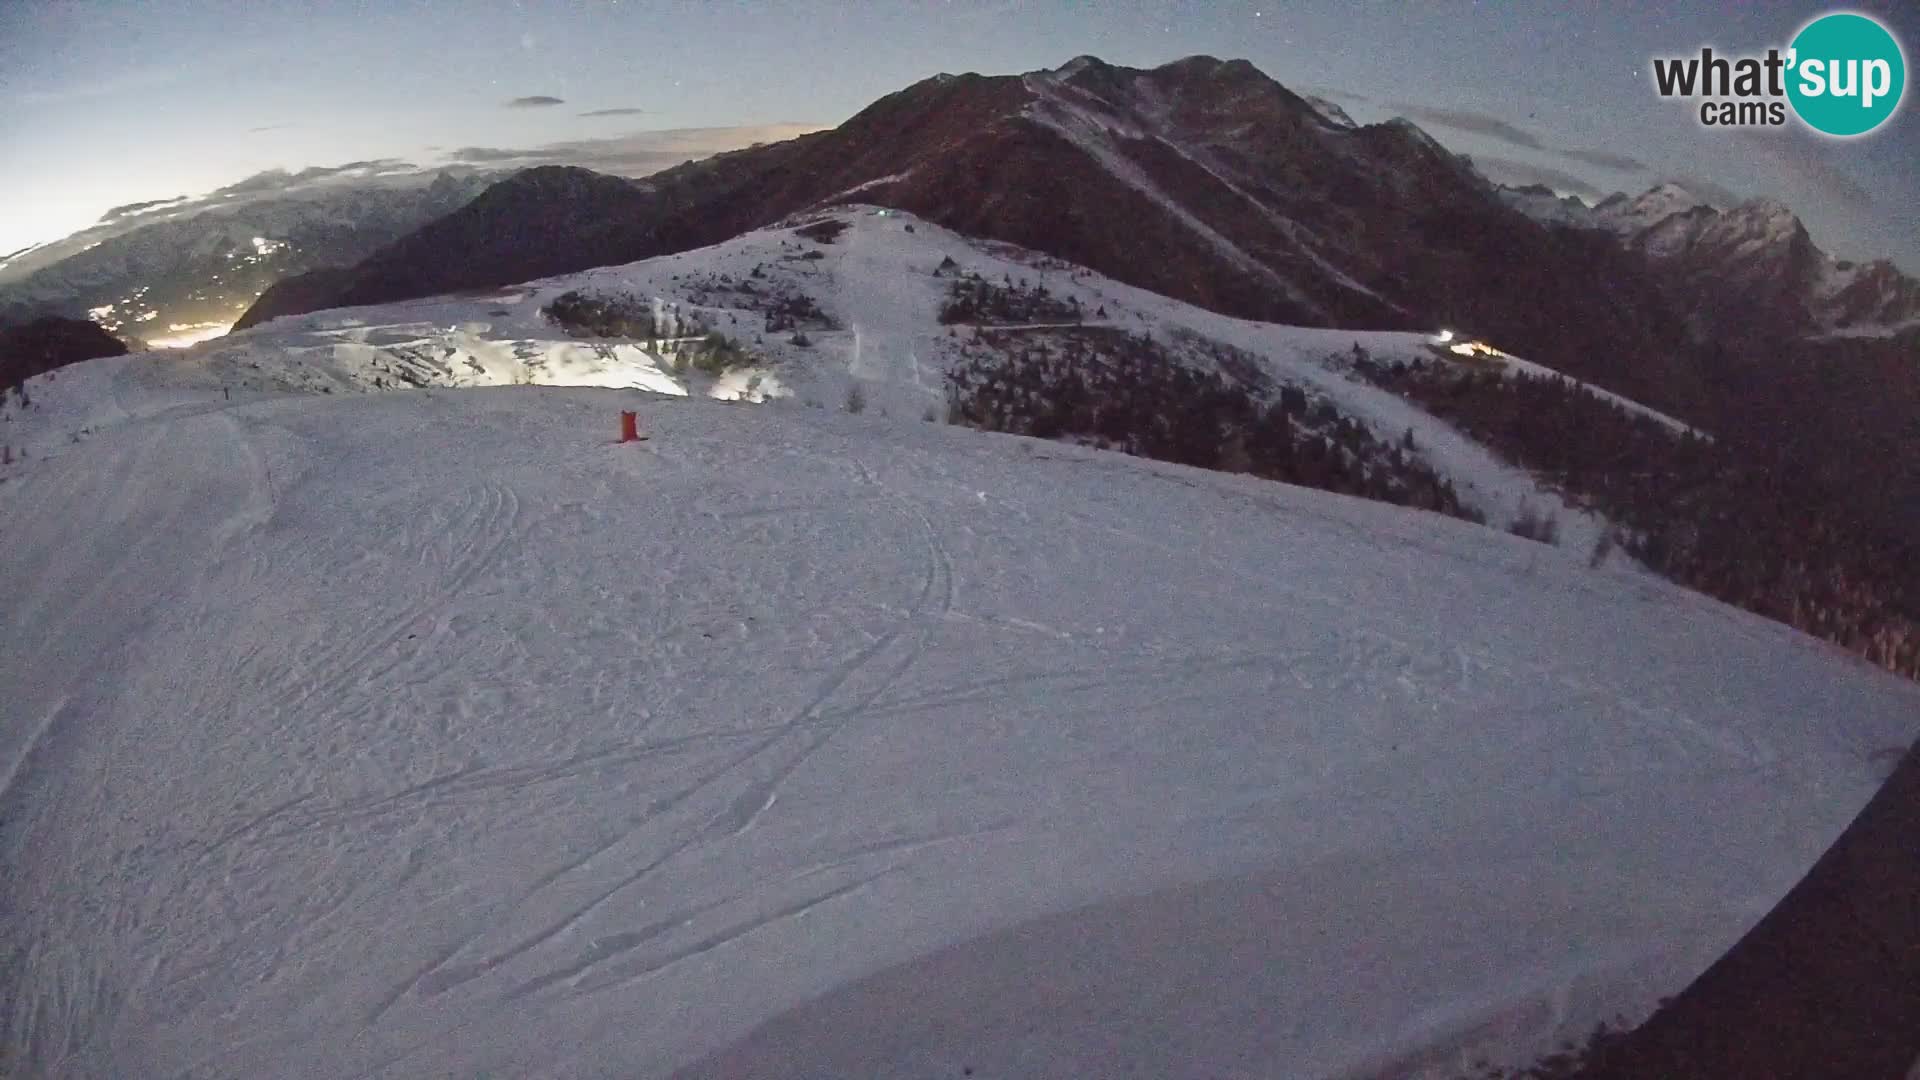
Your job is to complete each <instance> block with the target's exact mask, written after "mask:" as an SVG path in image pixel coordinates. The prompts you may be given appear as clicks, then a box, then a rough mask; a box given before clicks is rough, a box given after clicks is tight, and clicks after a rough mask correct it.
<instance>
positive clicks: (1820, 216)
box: [0, 0, 1920, 273]
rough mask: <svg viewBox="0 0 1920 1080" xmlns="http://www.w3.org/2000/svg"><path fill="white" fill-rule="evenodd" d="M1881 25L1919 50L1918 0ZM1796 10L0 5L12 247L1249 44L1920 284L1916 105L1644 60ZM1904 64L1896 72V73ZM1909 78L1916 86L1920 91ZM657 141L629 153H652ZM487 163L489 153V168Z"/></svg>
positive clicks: (1732, 41) (1759, 42) (1539, 167)
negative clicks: (110, 217)
mask: <svg viewBox="0 0 1920 1080" xmlns="http://www.w3.org/2000/svg"><path fill="white" fill-rule="evenodd" d="M1839 6H1841V7H1844V8H1845V9H1846V10H1855V11H1861V12H1865V13H1868V14H1872V15H1875V16H1876V17H1878V18H1880V19H1881V20H1882V22H1884V23H1886V24H1887V25H1889V26H1890V27H1891V28H1892V29H1893V31H1894V33H1895V35H1896V36H1897V37H1899V38H1900V39H1901V40H1902V42H1903V43H1904V44H1905V46H1906V48H1907V51H1908V53H1909V56H1910V57H1914V56H1920V44H1916V43H1920V6H1916V5H1914V4H1912V3H1910V2H1902V0H1861V2H1856V3H1849V4H1846V5H1839ZM1828 10H1833V8H1829V7H1827V6H1824V5H1818V4H1810V3H1770V2H1766V0H1759V2H1744V3H1731V2H1730V3H1727V4H1725V5H1719V4H1709V3H1671V4H1660V3H1653V2H1650V0H1637V2H1635V0H1621V2H1615V3H1609V4H1584V3H1581V4H1563V3H1557V2H1556V3H1545V2H1541V3H1522V2H1514V3H1504V4H1496V3H1475V2H1467V0H1448V2H1437V0H1436V2H1427V3H1408V4H1404V5H1403V4H1398V3H1396V4H1379V5H1365V6H1362V5H1356V4H1350V3H1346V2H1338V0H1328V2H1317V0H1304V2H1299V3H1285V2H1282V0H1254V2H1251V3H1237V2H1226V0H1221V2H1215V0H1198V2H1185V0H1159V2H1149V0H1117V2H1105V3H1086V4H1078V3H1065V2H1059V0H1032V2H1028V3H1012V2H986V0H981V2H965V0H956V2H938V0H922V2H885V3H881V2H874V3H862V2H859V0H847V2H841V3H835V2H821V3H815V2H811V0H793V2H787V0H780V2H773V0H761V2H751V3H749V2H729V0H713V2H710V3H667V2H652V0H649V2H638V0H602V2H596V3H588V2H585V0H579V2H573V3H561V2H551V3H549V2H542V0H380V2H357V3H356V2H353V0H337V2H336V0H322V2H316V0H237V2H221V0H208V2H198V3H186V2H177V3H176V2H167V0H141V2H135V0H123V2H110V0H95V2H85V0H67V2H62V0H0V256H4V255H5V254H6V253H7V252H10V251H13V250H15V249H17V248H20V247H24V246H26V245H28V244H32V243H37V242H43V241H48V240H52V239H55V238H58V237H60V236H64V235H66V234H68V233H72V232H74V231H77V230H79V229H81V228H84V227H86V226H87V225H89V224H91V223H93V222H94V221H95V220H97V219H98V218H99V217H100V216H101V214H102V213H103V212H104V211H106V210H107V209H108V208H110V207H115V206H120V205H123V204H128V203H134V202H140V201H145V200H150V199H163V198H168V197H172V196H178V195H182V194H201V193H204V192H207V191H210V190H212V189H214V188H216V187H220V186H222V185H226V184H230V183H233V182H235V181H238V180H241V179H243V178H245V177H249V176H251V175H253V174H255V173H259V172H262V171H264V170H268V169H276V168H278V169H287V170H293V171H298V170H300V169H302V168H308V167H312V166H334V165H339V164H342V163H345V162H349V161H364V160H368V159H385V158H396V159H401V160H404V161H408V162H414V163H418V164H420V165H433V164H439V163H444V162H446V161H449V160H453V156H454V155H456V154H459V153H460V152H461V151H463V150H465V151H467V154H466V156H467V157H468V158H469V159H477V158H481V157H485V156H486V152H487V151H489V150H495V149H500V148H527V147H538V146H546V145H550V144H555V143H572V144H580V145H584V146H586V147H589V148H590V147H592V146H593V145H595V144H594V143H592V142H591V140H599V139H613V138H618V137H627V136H633V135H635V133H641V132H650V131H662V130H670V129H696V128H698V129H708V128H727V127H739V128H746V129H751V130H746V131H742V132H739V133H735V134H726V133H709V134H708V135H705V136H698V137H696V136H688V135H675V136H671V137H669V139H670V140H680V141H683V142H684V141H688V140H692V141H693V142H698V141H699V139H700V138H710V139H712V140H713V141H715V142H716V144H717V143H719V142H726V141H729V140H730V139H735V138H736V136H737V139H738V141H747V140H749V139H751V138H753V137H758V136H760V135H763V134H764V135H767V136H769V137H784V135H785V134H786V133H788V132H789V131H791V130H792V129H790V128H789V129H776V128H771V127H765V126H766V125H774V124H779V123H782V122H798V123H806V124H818V125H831V124H837V123H839V122H840V121H842V120H844V119H846V118H847V117H848V116H850V115H852V114H853V113H854V112H856V111H858V110H859V109H860V108H862V107H864V106H865V105H867V104H868V103H870V102H872V101H873V100H874V99H875V98H878V97H880V96H881V95H883V94H886V93H889V92H891V91H893V90H897V89H900V88H901V87H903V86H906V85H907V84H909V83H911V82H914V81H916V80H918V79H921V78H924V77H926V76H929V75H932V74H935V73H936V72H941V71H949V72H961V71H980V72H986V73H1013V72H1019V71H1026V70H1031V69H1034V68H1040V67H1054V66H1058V65H1059V64H1061V63H1063V62H1065V61H1066V60H1068V59H1069V58H1071V57H1073V56H1075V55H1078V54H1081V53H1093V54H1095V55H1097V56H1100V57H1102V58H1104V59H1107V60H1110V61H1113V62H1115V63H1122V64H1128V65H1133V66H1152V65H1155V64H1159V63H1163V62H1165V61H1168V60H1173V59H1177V58H1179V57H1181V56H1186V55H1190V54H1193V53H1210V54H1213V55H1216V56H1221V57H1244V58H1246V59H1248V60H1251V61H1252V62H1253V63H1254V64H1255V65H1257V66H1258V67H1259V68H1261V70H1263V71H1265V72H1266V73H1267V74H1268V75H1271V76H1272V77H1274V78H1275V79H1277V80H1279V81H1280V82H1282V83H1284V84H1286V85H1287V86H1289V87H1291V88H1293V89H1295V90H1298V91H1307V92H1314V93H1319V94H1322V95H1324V96H1327V97H1330V98H1333V99H1334V100H1336V101H1338V102H1339V103H1340V104H1342V105H1343V106H1345V107H1346V108H1347V110H1348V112H1350V113H1351V114H1352V115H1353V116H1354V118H1355V119H1357V120H1360V121H1362V122H1370V121H1374V120H1380V119H1384V118H1386V117H1388V116H1392V115H1406V116H1409V117H1411V118H1412V119H1414V120H1415V121H1416V122H1418V123H1419V124H1420V125H1421V126H1422V127H1424V128H1426V129H1427V130H1428V131H1430V132H1431V133H1433V134H1434V135H1435V136H1436V137H1438V138H1439V139H1440V140H1441V141H1442V142H1443V143H1445V144H1446V145H1448V146H1449V147H1450V148H1452V149H1455V150H1457V151H1460V152H1463V153H1467V154H1470V155H1472V156H1473V158H1474V160H1475V161H1476V162H1478V163H1479V165H1480V167H1481V168H1482V170H1483V171H1485V172H1487V173H1488V174H1489V175H1490V176H1492V177H1493V178H1494V179H1496V180H1503V181H1508V182H1526V181H1531V180H1540V181H1544V182H1546V183H1548V184H1549V185H1550V186H1553V187H1556V188H1559V189H1560V190H1563V191H1574V192H1579V193H1582V194H1584V195H1586V196H1587V197H1588V198H1589V200H1590V201H1591V199H1592V198H1593V197H1594V196H1595V195H1596V194H1598V193H1604V192H1609V191H1614V190H1621V189H1625V190H1629V191H1634V192H1637V191H1640V190H1643V189H1645V188H1646V187H1649V186H1651V185H1652V184H1653V183H1655V182H1658V181H1660V180H1664V179H1679V180H1681V181H1682V182H1686V183H1691V184H1693V185H1695V189H1696V190H1697V191H1698V192H1699V193H1701V194H1703V195H1709V196H1713V197H1716V198H1721V199H1725V198H1728V197H1730V196H1739V197H1753V196H1760V195H1768V196H1773V197H1776V198H1779V199H1781V200H1783V201H1785V202H1786V203H1787V204H1788V205H1790V206H1792V207H1793V208H1794V209H1795V210H1796V211H1798V212H1799V213H1800V215H1801V216H1802V218H1804V219H1805V220H1806V221H1807V224H1808V228H1809V229H1810V230H1811V231H1812V233H1813V236H1814V239H1815V240H1816V241H1817V242H1819V243H1820V244H1821V245H1822V246H1823V247H1825V248H1827V249H1828V250H1830V251H1832V252H1834V253H1835V254H1838V255H1842V256H1847V257H1863V256H1890V257H1892V258H1894V259H1895V260H1896V261H1897V262H1899V263H1900V264H1901V265H1902V267H1903V268H1904V269H1905V270H1907V271H1908V272H1910V273H1920V164H1917V163H1920V110H1916V108H1914V107H1913V103H1912V102H1911V101H1909V102H1907V104H1906V105H1905V106H1903V107H1902V109H1901V111H1900V113H1899V114H1898V115H1897V116H1895V117H1894V119H1893V120H1892V121H1890V122H1889V123H1888V124H1886V125H1885V126H1883V127H1882V128H1881V129H1880V130H1878V131H1876V132H1874V133H1873V134H1871V135H1869V136H1866V137H1864V138H1862V139H1856V140H1852V141H1846V142H1842V141H1833V140H1826V139H1823V138H1820V137H1818V136H1815V135H1813V134H1811V133H1810V132H1808V131H1807V130H1806V129H1805V128H1803V127H1801V126H1800V125H1799V124H1798V122H1797V121H1790V122H1789V125H1788V126H1787V127H1786V128H1784V129H1779V128H1772V129H1748V131H1747V133H1744V134H1743V133H1741V132H1739V131H1729V130H1717V129H1709V128H1703V127H1701V126H1700V125H1699V123H1698V121H1697V119H1696V116H1695V113H1694V111H1693V109H1691V108H1690V107H1689V106H1688V105H1686V104H1684V103H1681V102H1677V101H1668V100H1662V99H1660V98H1659V97H1658V96H1657V95H1656V94H1655V93H1654V90H1653V87H1652V76H1651V72H1650V70H1649V63H1648V61H1649V60H1650V58H1652V57H1653V56H1656V55H1672V56H1684V55H1687V54H1690V53H1691V54H1697V53H1698V51H1699V49H1700V47H1701V46H1702V45H1712V46H1714V47H1715V49H1716V50H1717V51H1719V50H1724V51H1728V52H1733V53H1737V54H1747V53H1757V52H1761V51H1763V50H1764V49H1765V48H1766V47H1768V46H1780V47H1783V48H1784V46H1785V45H1786V44H1787V42H1788V41H1789V40H1790V39H1791V38H1792V36H1793V34H1794V32H1795V31H1796V30H1797V29H1798V28H1799V27H1800V26H1801V25H1802V24H1803V23H1804V22H1806V21H1807V20H1808V19H1809V18H1811V17H1813V16H1814V15H1817V14H1820V13H1822V12H1825V11H1828ZM1911 76H1912V73H1911V72H1909V77H1910V79H1911ZM1916 93H1920V91H1915V90H1909V92H1908V97H1909V98H1912V97H1913V96H1915V94H1916ZM642 141H643V142H644V141H645V140H644V139H643V140H642ZM474 148H480V150H479V152H475V150H474Z"/></svg>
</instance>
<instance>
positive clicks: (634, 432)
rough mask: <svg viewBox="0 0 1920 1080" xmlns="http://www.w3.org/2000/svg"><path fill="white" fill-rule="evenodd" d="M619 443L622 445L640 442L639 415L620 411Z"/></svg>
mask: <svg viewBox="0 0 1920 1080" xmlns="http://www.w3.org/2000/svg"><path fill="white" fill-rule="evenodd" d="M620 441H621V442H623V443H628V442H639V441H640V414H638V413H630V412H626V411H625V410H622V411H621V413H620Z"/></svg>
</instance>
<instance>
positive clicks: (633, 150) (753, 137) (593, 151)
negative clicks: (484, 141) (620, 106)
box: [443, 123, 820, 176]
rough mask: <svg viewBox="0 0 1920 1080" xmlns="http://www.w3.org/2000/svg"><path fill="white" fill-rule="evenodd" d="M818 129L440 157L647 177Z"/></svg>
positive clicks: (681, 133)
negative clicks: (552, 166)
mask: <svg viewBox="0 0 1920 1080" xmlns="http://www.w3.org/2000/svg"><path fill="white" fill-rule="evenodd" d="M818 130H820V125H818V124H792V123H785V124H749V125H744V126H740V127H706V128H672V129H668V130H664V131H642V132H637V133H635V134H632V135H622V136H616V137H613V138H606V139H570V140H566V141H564V142H555V143H547V144H545V145H543V146H533V147H523V148H517V149H516V148H508V147H497V146H463V147H460V148H459V149H457V150H451V151H448V152H447V153H446V154H444V155H443V160H445V161H448V162H452V163H457V164H464V165H489V166H518V167H522V168H531V167H533V166H536V165H580V166H583V167H585V168H590V169H595V170H598V171H600V172H608V173H616V174H619V175H622V176H646V175H648V174H650V173H656V172H659V171H660V170H662V169H668V168H672V167H673V166H675V165H679V164H681V163H682V162H686V161H692V160H695V159H696V158H704V157H711V156H713V155H714V154H719V153H724V152H726V151H728V150H739V149H741V148H743V147H747V146H752V145H753V144H755V143H761V142H777V141H780V140H783V139H791V138H793V137H795V136H797V135H804V134H806V133H808V132H810V131H818Z"/></svg>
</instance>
